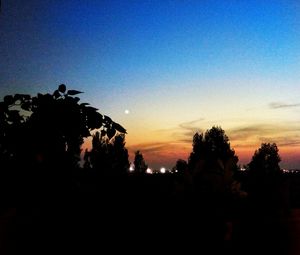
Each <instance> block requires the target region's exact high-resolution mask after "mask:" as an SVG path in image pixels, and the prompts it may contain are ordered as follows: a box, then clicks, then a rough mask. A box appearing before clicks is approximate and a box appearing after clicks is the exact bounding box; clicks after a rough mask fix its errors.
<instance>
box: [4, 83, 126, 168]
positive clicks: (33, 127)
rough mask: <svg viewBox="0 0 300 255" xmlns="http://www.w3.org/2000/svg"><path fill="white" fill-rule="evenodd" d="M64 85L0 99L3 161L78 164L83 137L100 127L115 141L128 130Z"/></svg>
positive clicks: (49, 164)
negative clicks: (54, 88)
mask: <svg viewBox="0 0 300 255" xmlns="http://www.w3.org/2000/svg"><path fill="white" fill-rule="evenodd" d="M80 93H82V92H80V91H77V90H67V88H66V85H64V84H61V85H59V86H58V89H57V90H55V91H54V93H53V94H49V93H47V94H41V93H38V94H37V96H30V95H24V94H15V95H14V96H12V95H7V96H5V97H4V99H3V102H0V163H1V165H5V166H8V165H14V164H18V163H20V164H23V163H24V162H27V163H28V164H29V165H32V166H33V165H37V164H39V165H41V164H43V165H48V166H54V165H55V166H65V167H66V166H67V167H77V166H78V161H79V159H80V151H81V149H80V147H81V145H82V143H83V139H84V138H86V137H88V136H91V132H92V131H93V130H95V129H100V130H101V132H102V133H103V134H106V137H107V139H109V140H111V139H112V138H113V137H114V136H115V135H117V134H125V133H126V130H125V129H124V128H123V127H122V126H121V125H120V124H118V123H115V122H114V121H112V120H111V119H110V118H109V117H108V116H105V115H102V114H100V113H99V112H98V111H97V110H98V109H96V108H94V107H91V106H90V105H89V104H88V103H81V104H80V103H79V101H80V98H79V97H76V95H78V94H80Z"/></svg>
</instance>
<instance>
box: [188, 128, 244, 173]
mask: <svg viewBox="0 0 300 255" xmlns="http://www.w3.org/2000/svg"><path fill="white" fill-rule="evenodd" d="M233 161H234V162H236V163H237V162H238V158H237V156H236V155H235V151H234V150H233V149H232V148H231V147H230V143H229V139H228V137H227V135H226V134H225V131H224V130H223V129H222V128H221V127H215V126H214V127H212V128H211V129H209V130H207V131H206V132H205V134H204V135H203V134H202V133H201V134H199V133H196V134H195V135H194V137H193V151H192V152H191V154H190V157H189V161H188V165H189V169H190V170H191V171H194V170H195V169H196V168H197V165H198V167H199V164H201V162H202V163H204V162H206V164H208V163H209V162H210V163H213V162H214V163H217V164H218V165H219V166H220V167H221V168H223V169H224V168H225V167H226V164H231V165H232V162H233ZM236 163H235V165H233V166H232V169H231V170H234V169H236V168H237V165H236Z"/></svg>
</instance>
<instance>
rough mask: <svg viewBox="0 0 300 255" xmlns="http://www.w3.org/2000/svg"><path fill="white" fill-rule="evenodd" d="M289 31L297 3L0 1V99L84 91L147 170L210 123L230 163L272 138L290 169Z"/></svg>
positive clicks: (296, 149)
mask: <svg viewBox="0 0 300 255" xmlns="http://www.w3.org/2000/svg"><path fill="white" fill-rule="evenodd" d="M299 28H300V2H299V1H298V0H251V1H249V0H228V1H224V0H198V1H188V0H187V1H184V0H182V1H179V0H173V1H167V0H166V1H159V0H157V1H154V0H153V1H125V0H124V1H113V0H108V1H100V0H81V1H80V0H64V1H61V0H43V1H41V0H26V1H24V0H2V5H1V13H0V96H1V98H3V96H4V95H6V94H14V93H30V94H32V95H35V94H36V93H38V92H43V93H46V92H53V91H54V90H55V89H56V88H57V86H58V85H59V84H61V83H64V84H66V85H67V86H68V87H69V88H70V89H77V90H80V91H84V92H85V93H84V94H82V96H81V100H82V102H89V103H90V104H91V105H92V106H95V107H97V108H99V111H100V112H101V113H103V114H106V115H109V116H110V117H112V119H113V120H115V121H116V122H118V123H120V124H122V125H123V126H124V127H125V128H126V129H127V131H128V134H127V136H126V147H127V148H128V150H129V153H130V160H131V161H133V157H134V151H136V150H141V152H142V153H143V155H144V157H145V160H146V162H147V163H148V164H149V166H150V167H153V168H158V167H161V166H164V167H172V166H174V165H175V163H176V160H177V159H179V158H182V159H185V160H187V158H188V155H189V153H190V152H191V149H192V138H193V134H194V133H195V132H196V131H205V130H207V129H209V128H211V127H212V126H214V125H217V126H221V127H222V128H223V129H224V130H225V132H226V134H227V135H228V137H229V139H230V143H231V145H232V147H233V148H234V149H235V151H236V153H237V155H238V156H239V159H240V162H239V163H240V164H246V163H249V161H250V160H251V157H252V155H253V153H254V151H255V150H256V149H258V148H259V147H260V144H261V143H262V142H276V143H277V145H278V147H279V152H280V155H281V157H282V163H281V166H282V167H286V168H300V29H299ZM1 100H2V99H1ZM85 146H88V145H87V144H86V145H85Z"/></svg>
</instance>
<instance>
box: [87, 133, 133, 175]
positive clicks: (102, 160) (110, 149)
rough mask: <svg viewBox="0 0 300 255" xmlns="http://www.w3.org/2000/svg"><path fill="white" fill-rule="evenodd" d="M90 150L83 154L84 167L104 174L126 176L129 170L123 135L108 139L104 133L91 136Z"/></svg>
mask: <svg viewBox="0 0 300 255" xmlns="http://www.w3.org/2000/svg"><path fill="white" fill-rule="evenodd" d="M92 146H93V147H92V150H91V151H90V152H86V154H85V165H86V166H89V165H90V166H91V167H92V168H93V169H94V170H97V171H101V173H104V174H117V175H120V174H126V173H127V171H128V169H129V160H128V151H127V149H126V148H125V135H124V134H117V135H115V137H114V138H113V139H108V138H107V137H106V136H105V132H96V133H95V135H93V140H92Z"/></svg>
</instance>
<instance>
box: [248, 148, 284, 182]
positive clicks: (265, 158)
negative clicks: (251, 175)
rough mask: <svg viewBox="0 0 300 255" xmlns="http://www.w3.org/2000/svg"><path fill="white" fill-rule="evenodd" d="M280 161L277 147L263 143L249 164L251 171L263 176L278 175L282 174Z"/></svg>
mask: <svg viewBox="0 0 300 255" xmlns="http://www.w3.org/2000/svg"><path fill="white" fill-rule="evenodd" d="M280 161H281V158H280V156H279V150H278V148H277V145H276V144H275V143H272V144H271V143H262V144H261V147H260V148H259V149H258V150H256V151H255V152H254V155H253V157H252V160H251V162H250V163H249V171H250V172H255V174H258V175H261V176H266V175H272V174H276V173H278V172H280V166H279V163H280Z"/></svg>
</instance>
